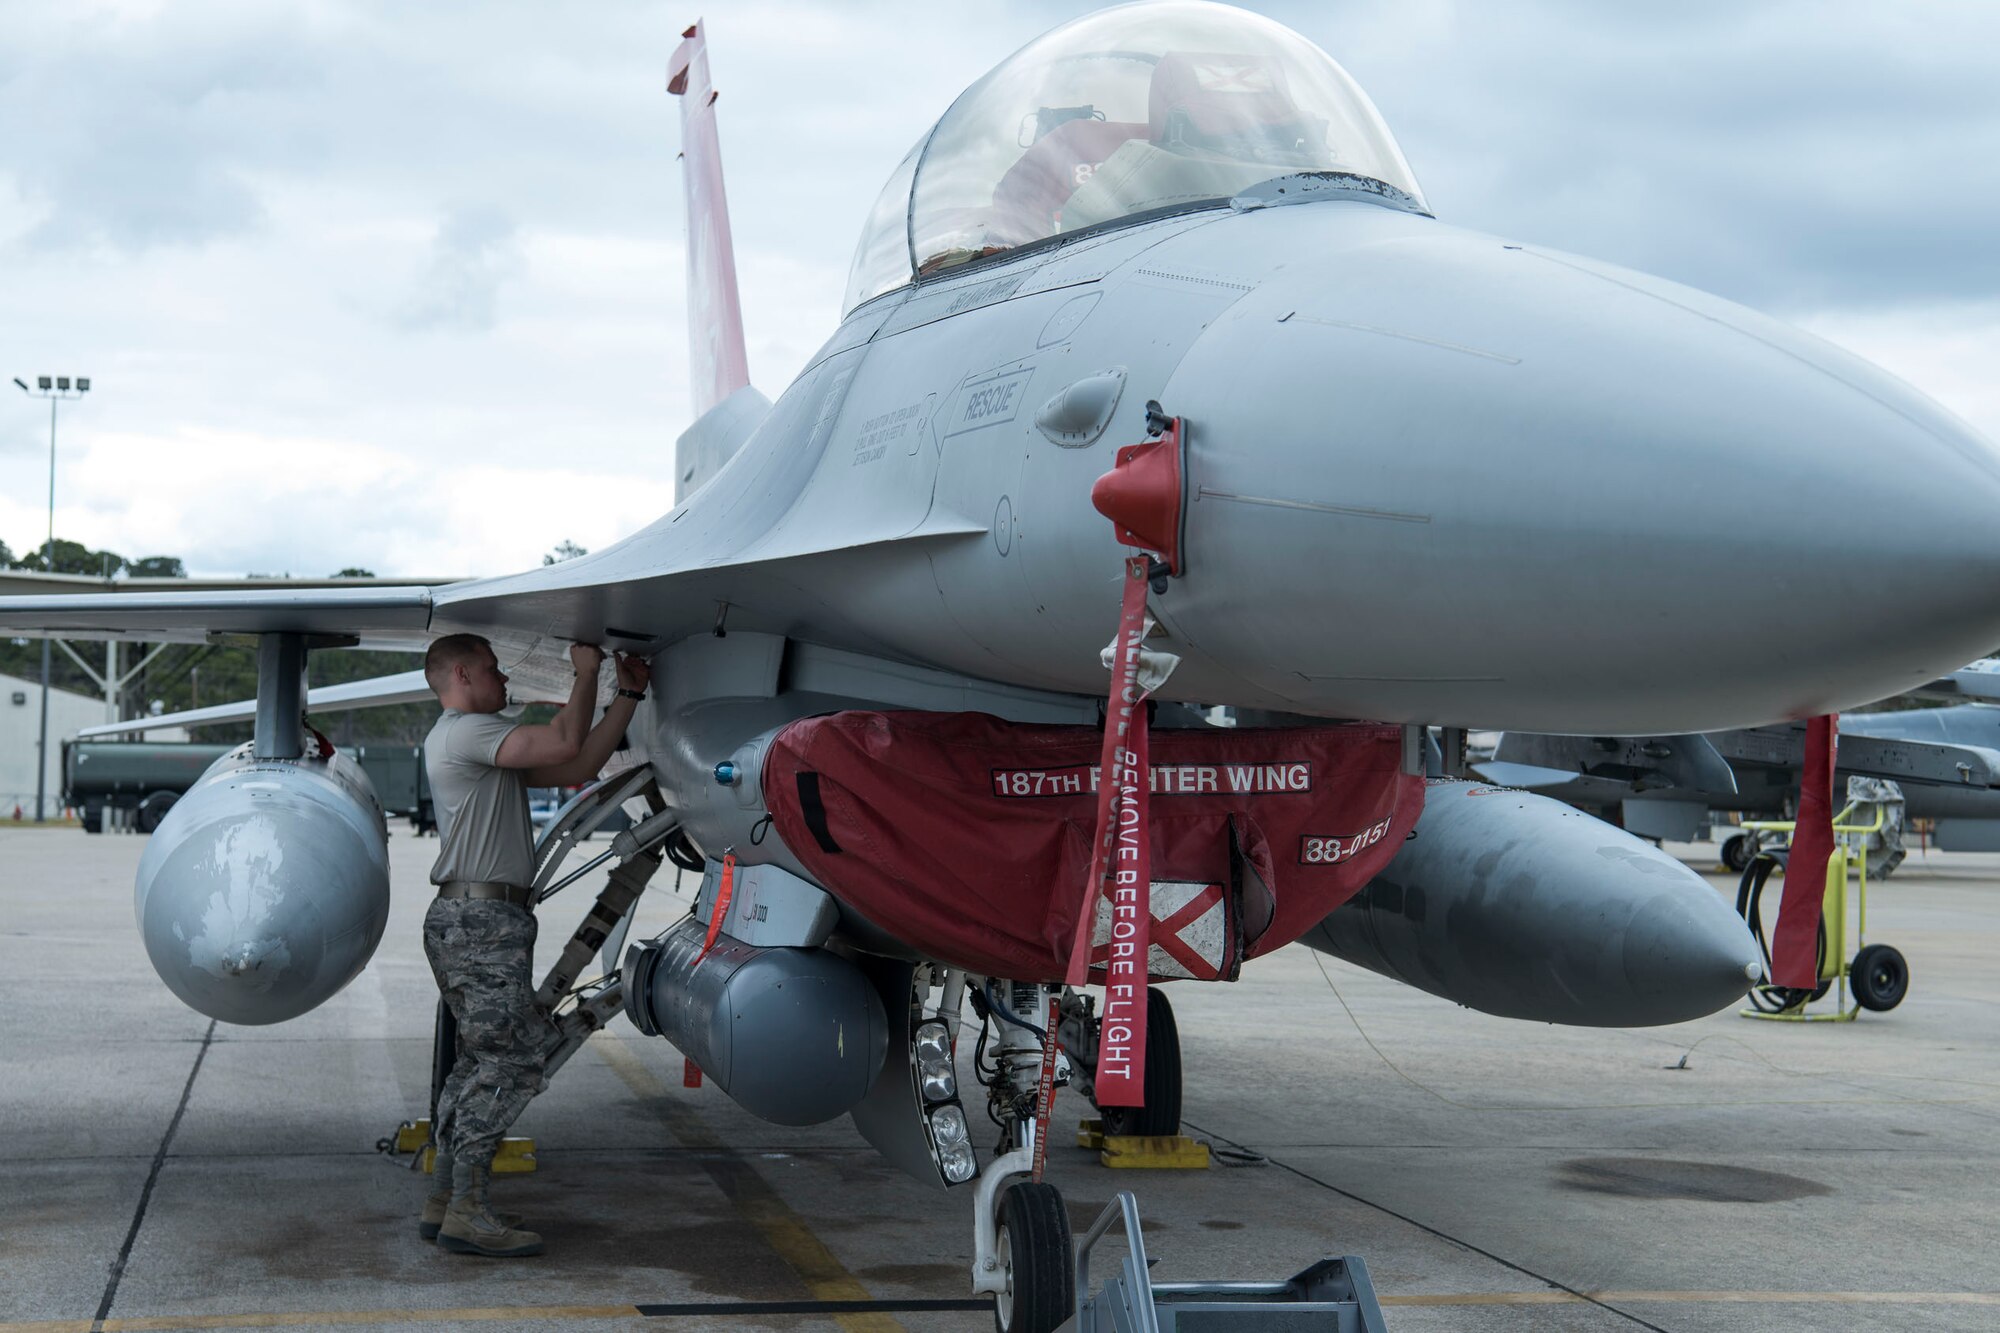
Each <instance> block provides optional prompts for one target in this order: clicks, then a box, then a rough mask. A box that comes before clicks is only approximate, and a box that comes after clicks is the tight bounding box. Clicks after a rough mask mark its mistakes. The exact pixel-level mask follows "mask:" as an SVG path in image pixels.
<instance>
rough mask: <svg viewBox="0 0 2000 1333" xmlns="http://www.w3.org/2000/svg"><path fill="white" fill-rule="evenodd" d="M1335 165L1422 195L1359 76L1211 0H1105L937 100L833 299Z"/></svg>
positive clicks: (1293, 36)
mask: <svg viewBox="0 0 2000 1333" xmlns="http://www.w3.org/2000/svg"><path fill="white" fill-rule="evenodd" d="M1308 171H1310V172H1345V173H1349V174H1352V175H1357V176H1365V177H1368V178H1369V179H1371V180H1375V181H1380V182H1382V183H1383V184H1385V185H1389V186H1391V187H1393V188H1395V189H1397V190H1400V191H1402V192H1403V193H1404V194H1406V195H1408V196H1410V198H1411V200H1412V201H1413V202H1414V203H1415V204H1416V206H1417V207H1419V208H1422V207H1424V203H1423V194H1422V192H1421V191H1420V190H1419V189H1418V186H1417V182H1416V177H1415V176H1414V175H1412V174H1411V171H1410V167H1409V164H1408V163H1407V162H1405V161H1404V160H1403V154H1402V152H1401V150H1400V149H1398V148H1397V147H1396V141H1395V139H1394V138H1392V137H1391V136H1390V134H1389V129H1388V127H1387V126H1386V125H1385V124H1383V122H1382V117H1381V115H1380V114H1379V113H1377V111H1376V110H1375V107H1374V105H1373V104H1372V103H1371V102H1369V100H1368V96H1367V94H1366V93H1364V92H1362V91H1361V89H1360V87H1359V86H1358V85H1357V84H1356V83H1355V82H1354V80H1353V79H1351V78H1349V77H1348V75H1347V72H1346V71H1345V70H1343V69H1341V68H1340V66H1339V65H1337V64H1335V63H1334V61H1333V59H1332V58H1331V57H1330V56H1328V55H1327V54H1326V53H1325V52H1324V51H1321V50H1320V49H1319V48H1318V47H1316V46H1314V45H1313V44H1312V43H1311V42H1309V41H1307V40H1306V39H1305V38H1303V37H1301V36H1299V35H1298V34H1297V33H1295V32H1293V31H1291V30H1290V29H1288V28H1285V27H1283V26H1282V25H1280V24H1277V23H1273V22H1272V21H1270V20H1269V19H1266V18H1263V17H1261V16H1259V15H1256V14H1250V13H1246V12H1245V11H1243V10H1240V9H1232V8H1229V7H1227V6H1225V5H1216V4H1202V3H1185V2H1181V0H1167V2H1163V3H1162V2H1153V3H1142V4H1131V5H1123V6H1120V7H1118V8H1116V9H1108V10H1103V11H1101V12H1099V13H1096V14H1091V15H1088V16H1086V17H1084V18H1081V19H1077V20H1076V21H1074V22H1072V23H1066V24H1064V25H1063V26H1061V27H1059V28H1055V29H1053V30H1051V31H1050V32H1047V33H1044V34H1043V35H1042V36H1041V37H1038V38H1036V39H1035V40H1034V41H1032V42H1030V43H1028V45H1026V46H1024V47H1022V48H1021V49H1020V50H1019V51H1016V52H1015V53H1014V54H1013V55H1011V56H1009V57H1008V58H1007V59H1006V60H1004V61H1002V62H1001V63H1000V64H999V65H998V66H997V67H995V68H994V69H993V70H992V72H990V73H989V74H987V75H986V77H984V78H982V79H981V80H980V81H979V82H977V83H975V84H973V85H972V86H971V87H970V88H968V89H966V91H965V92H964V93H963V94H961V95H960V96H959V99H958V100H957V101H956V102H954V103H953V104H952V107H951V109H950V110H949V111H947V112H945V114H944V118H943V119H941V120H940V121H938V123H937V125H936V126H935V127H934V128H933V129H932V130H931V133H930V134H929V135H928V136H927V137H926V139H925V140H924V141H923V142H921V143H919V144H918V145H917V147H916V148H915V149H913V150H912V151H911V154H910V156H909V157H907V158H905V159H904V160H903V163H902V165H901V166H899V167H898V168H897V169H896V172H895V174H894V175H893V176H891V177H890V178H889V183H888V184H887V185H886V186H885V187H884V188H883V191H882V195H881V197H880V199H878V201H877V202H876V205H875V208H874V211H873V212H872V213H871V214H870V215H869V219H868V227H867V230H866V231H865V232H864V233H863V235H862V238H861V245H860V248H859V249H858V250H857V252H856V254H855V262H854V267H853V270H852V271H851V273H850V275H849V282H848V291H847V308H848V309H852V308H853V307H854V306H855V305H858V304H859V303H860V302H862V301H865V300H867V299H869V298H870V297H872V296H877V295H880V294H881V293H883V292H885V291H890V290H892V289H894V288H896V287H900V286H902V285H903V284H904V283H906V282H908V281H910V280H911V278H912V277H913V276H920V275H926V274H930V273H935V272H938V271H940V270H942V269H947V268H950V267H952V266H954V265H957V264H963V263H967V262H969V261H971V260H974V259H979V258H982V257H984V256H986V255H992V254H998V253H1000V252H1002V251H1005V250H1011V249H1013V248H1015V247H1016V246H1021V245H1028V244H1031V243H1033V242H1035V241H1040V240H1046V239H1047V238H1049V237H1051V236H1059V235H1063V234H1065V233H1069V232H1075V231H1081V230H1083V229H1084V228H1087V227H1095V226H1098V225H1099V224H1102V223H1107V222H1111V221H1114V220H1116V219H1119V218H1126V217H1132V216H1136V215H1139V214H1145V213H1151V212H1154V211H1155V210H1159V209H1168V208H1175V207H1185V206H1192V205H1199V204H1202V203H1206V202H1210V201H1219V200H1226V199H1228V198H1230V197H1231V196H1233V195H1236V194H1239V193H1241V192H1242V191H1244V190H1246V189H1248V188H1250V187H1251V186H1254V185H1256V184H1258V183H1259V182H1261V181H1266V180H1270V179H1271V178H1273V177H1276V176H1285V175H1291V174H1294V173H1297V172H1308Z"/></svg>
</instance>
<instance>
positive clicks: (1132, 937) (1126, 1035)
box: [1068, 556, 1153, 1106]
mask: <svg viewBox="0 0 2000 1333" xmlns="http://www.w3.org/2000/svg"><path fill="white" fill-rule="evenodd" d="M1150 563H1151V562H1150V561H1149V560H1148V559H1147V558H1146V557H1145V556H1135V557H1133V558H1132V559H1130V560H1127V561H1126V562H1125V598H1124V606H1123V609H1122V611H1121V614H1120V616H1119V621H1118V640H1117V642H1118V651H1117V658H1116V660H1115V662H1114V663H1113V665H1112V670H1111V697H1110V701H1109V704H1108V705H1107V708H1106V712H1105V725H1104V752H1103V756H1102V758H1101V760H1100V764H1099V769H1098V771H1099V772H1100V773H1102V774H1103V775H1104V776H1103V780H1102V782H1101V783H1100V784H1099V787H1098V797H1097V837H1096V840H1095V842H1094V843H1093V845H1092V849H1091V854H1090V878H1089V881H1088V883H1087V884H1086V885H1085V887H1084V893H1083V905H1082V909H1081V910H1080V911H1079V912H1078V914H1077V921H1076V933H1075V935H1074V936H1073V937H1072V939H1071V942H1070V955H1069V973H1068V981H1069V984H1070V985H1072V986H1081V985H1084V984H1085V983H1086V982H1087V981H1088V980H1089V977H1090V952H1091V950H1090V938H1091V935H1092V933H1093V932H1094V930H1095V928H1096V925H1097V901H1098V897H1099V895H1100V894H1108V895H1109V898H1110V902H1111V944H1110V949H1109V952H1108V953H1107V954H1106V956H1105V961H1104V1021H1103V1025H1102V1028H1101V1035H1100V1038H1099V1041H1098V1048H1097V1076H1096V1080H1095V1082H1096V1094H1097V1098H1096V1099H1097V1104H1098V1105H1099V1106H1143V1105H1144V1104H1145V1100H1146V1097H1145V1089H1146V964H1147V951H1148V948H1149V944H1150V941H1149V939H1148V933H1149V932H1148V927H1149V926H1150V924H1151V922H1152V915H1153V914H1152V909H1151V903H1150V898H1151V893H1152V873H1151V862H1152V838H1151V834H1150V831H1149V828H1148V825H1147V820H1146V809H1147V804H1148V802H1147V795H1148V793H1147V787H1148V785H1149V782H1150V778H1151V773H1152V769H1151V766H1150V764H1149V763H1148V759H1147V753H1146V751H1147V745H1146V692H1145V690H1144V689H1143V688H1142V687H1141V686H1140V684H1139V650H1140V647H1141V646H1142V645H1143V643H1144V641H1145V637H1146V584H1147V575H1148V572H1149V566H1150Z"/></svg>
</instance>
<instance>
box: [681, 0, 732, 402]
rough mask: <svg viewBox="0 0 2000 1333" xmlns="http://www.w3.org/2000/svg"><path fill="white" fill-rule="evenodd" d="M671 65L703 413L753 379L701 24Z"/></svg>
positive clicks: (696, 381) (696, 387)
mask: <svg viewBox="0 0 2000 1333" xmlns="http://www.w3.org/2000/svg"><path fill="white" fill-rule="evenodd" d="M681 37H682V41H681V44H680V46H679V47H678V48H676V49H675V51H674V57H673V60H672V62H671V63H670V64H669V65H668V66H667V91H668V92H670V93H673V94H675V95H676V96H678V97H679V98H680V99H681V179H682V181H683V182H684V183H685V184H686V186H687V212H688V236H687V285H688V351H689V354H690V356H691V358H692V360H693V362H694V364H693V367H692V370H693V392H694V409H695V415H696V416H697V417H699V416H702V415H704V414H706V413H707V412H708V411H709V409H711V408H713V407H714V406H715V405H716V404H718V403H720V402H722V400H723V399H725V398H727V397H729V395H731V394H732V393H735V392H736V391H737V390H738V389H741V388H744V387H746V386H747V385H748V384H749V383H750V369H749V358H748V357H747V356H746V354H745V353H744V350H743V307H742V303H741V301H740V300H739V299H738V297H737V293H736V247H735V245H734V243H733V242H732V241H731V240H730V236H729V200H728V198H727V196H725V195H724V193H723V190H722V149H721V145H720V143H719V142H718V141H717V139H716V134H715V88H714V87H713V86H712V85H711V84H710V83H709V78H708V46H707V43H706V40H705V38H704V36H703V33H702V28H701V24H700V23H699V22H696V23H695V25H694V26H693V27H691V28H689V29H688V30H687V31H686V32H684V33H682V34H681Z"/></svg>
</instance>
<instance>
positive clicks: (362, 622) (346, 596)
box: [0, 587, 431, 651]
mask: <svg viewBox="0 0 2000 1333" xmlns="http://www.w3.org/2000/svg"><path fill="white" fill-rule="evenodd" d="M430 617H431V589H430V588H427V587H407V588H292V589H272V590H270V591H265V590H263V589H258V590H256V591H239V592H128V593H84V594H67V595H55V596H49V595H43V596H35V597H0V634H8V635H16V636H22V637H29V638H42V637H56V638H78V639H137V640H141V641H143V642H146V643H203V642H206V641H207V640H208V639H209V638H210V637H211V636H214V635H219V634H267V633H273V632H283V633H293V634H307V635H314V636H322V635H323V636H329V637H336V638H355V639H359V640H360V641H361V645H360V646H362V647H365V648H380V649H401V650H410V649H415V650H418V651H421V650H422V649H423V648H424V646H425V645H426V644H428V643H429V642H430V638H431V636H430V634H429V633H428V627H429V624H430Z"/></svg>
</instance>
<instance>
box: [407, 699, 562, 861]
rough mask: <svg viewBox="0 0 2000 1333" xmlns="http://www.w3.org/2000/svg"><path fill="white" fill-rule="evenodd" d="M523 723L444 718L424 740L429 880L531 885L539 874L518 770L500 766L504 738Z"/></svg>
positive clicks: (474, 716)
mask: <svg viewBox="0 0 2000 1333" xmlns="http://www.w3.org/2000/svg"><path fill="white" fill-rule="evenodd" d="M519 725H520V724H519V723H518V722H516V721H514V720H513V719H511V718H505V717H501V716H500V715H499V714H498V713H461V712H460V711H459V710H458V709H456V708H447V709H445V710H444V716H443V717H441V718H439V719H438V720H437V725H436V726H434V727H432V728H431V734H430V735H428V736H426V737H425V738H424V769H425V772H426V773H427V774H428V775H429V776H430V782H431V804H432V806H433V807H434V809H435V810H436V813H437V822H438V842H439V846H438V859H437V864H436V865H434V866H432V867H431V883H433V884H442V883H444V882H445V881H446V880H450V879H470V880H486V881H488V882H491V883H495V884H521V885H525V884H529V883H531V882H532V881H533V880H534V877H535V830H534V824H533V823H532V822H531V821H530V820H529V818H528V784H527V782H526V780H525V779H524V777H523V775H522V772H521V770H520V769H514V768H495V767H494V765H493V760H494V758H495V757H496V756H498V755H499V753H500V742H501V741H503V740H505V739H506V738H507V733H508V732H510V731H512V730H513V729H514V728H515V727H516V726H519Z"/></svg>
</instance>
